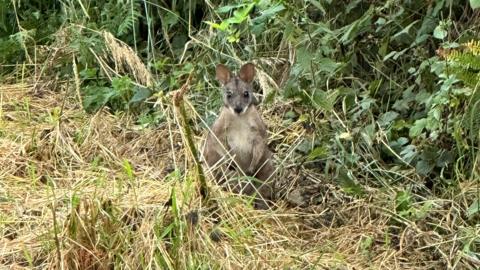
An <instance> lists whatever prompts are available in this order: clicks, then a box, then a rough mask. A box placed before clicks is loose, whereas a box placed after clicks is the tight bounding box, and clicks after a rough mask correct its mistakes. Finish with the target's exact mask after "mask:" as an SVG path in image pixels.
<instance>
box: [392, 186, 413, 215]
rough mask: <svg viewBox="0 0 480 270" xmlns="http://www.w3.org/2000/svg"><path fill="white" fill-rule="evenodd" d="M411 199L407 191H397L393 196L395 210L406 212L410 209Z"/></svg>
mask: <svg viewBox="0 0 480 270" xmlns="http://www.w3.org/2000/svg"><path fill="white" fill-rule="evenodd" d="M411 200H412V197H411V196H410V193H409V192H407V191H399V192H397V195H396V196H395V209H396V210H397V211H398V212H400V211H408V210H409V209H410V208H411V207H412V202H411Z"/></svg>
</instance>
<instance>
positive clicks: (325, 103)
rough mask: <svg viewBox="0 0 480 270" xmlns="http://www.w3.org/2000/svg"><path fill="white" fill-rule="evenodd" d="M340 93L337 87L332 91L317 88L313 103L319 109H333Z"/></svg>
mask: <svg viewBox="0 0 480 270" xmlns="http://www.w3.org/2000/svg"><path fill="white" fill-rule="evenodd" d="M338 94H339V91H338V90H337V89H335V90H334V91H331V92H330V93H327V92H325V91H322V90H316V91H315V93H313V97H312V103H313V105H314V106H315V108H317V109H323V110H325V111H331V110H332V109H333V106H334V105H335V102H336V100H337V97H338Z"/></svg>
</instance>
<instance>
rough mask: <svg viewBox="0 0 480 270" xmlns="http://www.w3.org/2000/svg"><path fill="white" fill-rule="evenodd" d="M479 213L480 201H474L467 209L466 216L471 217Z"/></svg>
mask: <svg viewBox="0 0 480 270" xmlns="http://www.w3.org/2000/svg"><path fill="white" fill-rule="evenodd" d="M478 212H480V200H479V199H476V200H475V201H474V202H473V203H472V204H471V205H470V207H468V209H467V216H468V217H471V216H473V215H475V214H476V213H478Z"/></svg>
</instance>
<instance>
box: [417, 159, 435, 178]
mask: <svg viewBox="0 0 480 270" xmlns="http://www.w3.org/2000/svg"><path fill="white" fill-rule="evenodd" d="M434 167H435V164H434V163H432V162H429V161H427V160H420V161H419V162H417V165H416V166H415V170H417V173H418V174H420V175H423V176H425V175H428V174H429V173H430V172H431V171H432V170H433V168H434Z"/></svg>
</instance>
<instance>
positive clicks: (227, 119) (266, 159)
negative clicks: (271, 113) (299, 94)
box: [203, 64, 274, 208]
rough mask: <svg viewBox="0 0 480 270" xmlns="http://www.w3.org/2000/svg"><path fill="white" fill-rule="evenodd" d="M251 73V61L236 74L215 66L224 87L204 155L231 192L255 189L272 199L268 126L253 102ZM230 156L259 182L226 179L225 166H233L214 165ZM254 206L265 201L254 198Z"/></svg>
mask: <svg viewBox="0 0 480 270" xmlns="http://www.w3.org/2000/svg"><path fill="white" fill-rule="evenodd" d="M254 76H255V68H254V66H253V65H252V64H245V65H244V66H242V68H241V69H240V72H239V74H238V76H232V74H231V73H230V71H229V70H228V68H226V67H225V66H223V65H218V66H217V76H216V77H217V79H218V80H219V81H220V83H221V84H222V85H223V88H224V107H223V108H222V110H221V112H220V116H219V117H218V119H217V120H216V121H215V123H214V124H213V126H212V127H211V130H212V132H211V133H209V134H208V136H207V140H206V144H205V148H204V153H203V155H204V158H205V161H206V162H207V165H208V166H209V167H210V168H212V169H213V173H214V176H215V178H216V180H217V181H218V182H219V183H221V184H222V183H224V182H225V180H227V183H226V185H227V187H229V188H230V189H231V190H233V191H234V192H237V193H243V194H247V195H253V194H255V191H256V190H258V193H259V194H260V195H261V197H263V198H264V199H273V197H274V192H273V184H272V183H273V179H272V178H273V172H274V166H273V162H272V153H271V152H270V150H269V149H268V146H267V127H266V125H265V123H264V122H263V120H262V118H261V117H260V114H259V112H258V111H257V108H256V106H255V104H256V103H257V101H256V99H255V97H254V96H253V92H252V85H251V82H252V81H253V78H254ZM247 93H248V94H247ZM230 157H233V161H234V162H233V164H232V165H233V167H235V168H236V169H237V170H240V171H241V172H243V173H244V174H245V175H247V176H253V177H255V178H257V179H258V180H260V181H259V183H258V184H257V185H254V184H252V182H251V181H241V182H236V183H231V182H228V180H229V179H228V178H229V177H228V176H227V177H224V174H225V171H226V172H227V175H228V172H229V169H228V168H226V167H229V168H232V166H228V165H227V166H225V165H224V166H220V167H218V166H217V165H218V163H222V161H223V160H225V159H226V160H230ZM241 172H240V173H241ZM225 178H227V179H225ZM256 206H257V207H261V208H264V207H265V206H266V204H265V202H264V201H263V200H257V201H256Z"/></svg>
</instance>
